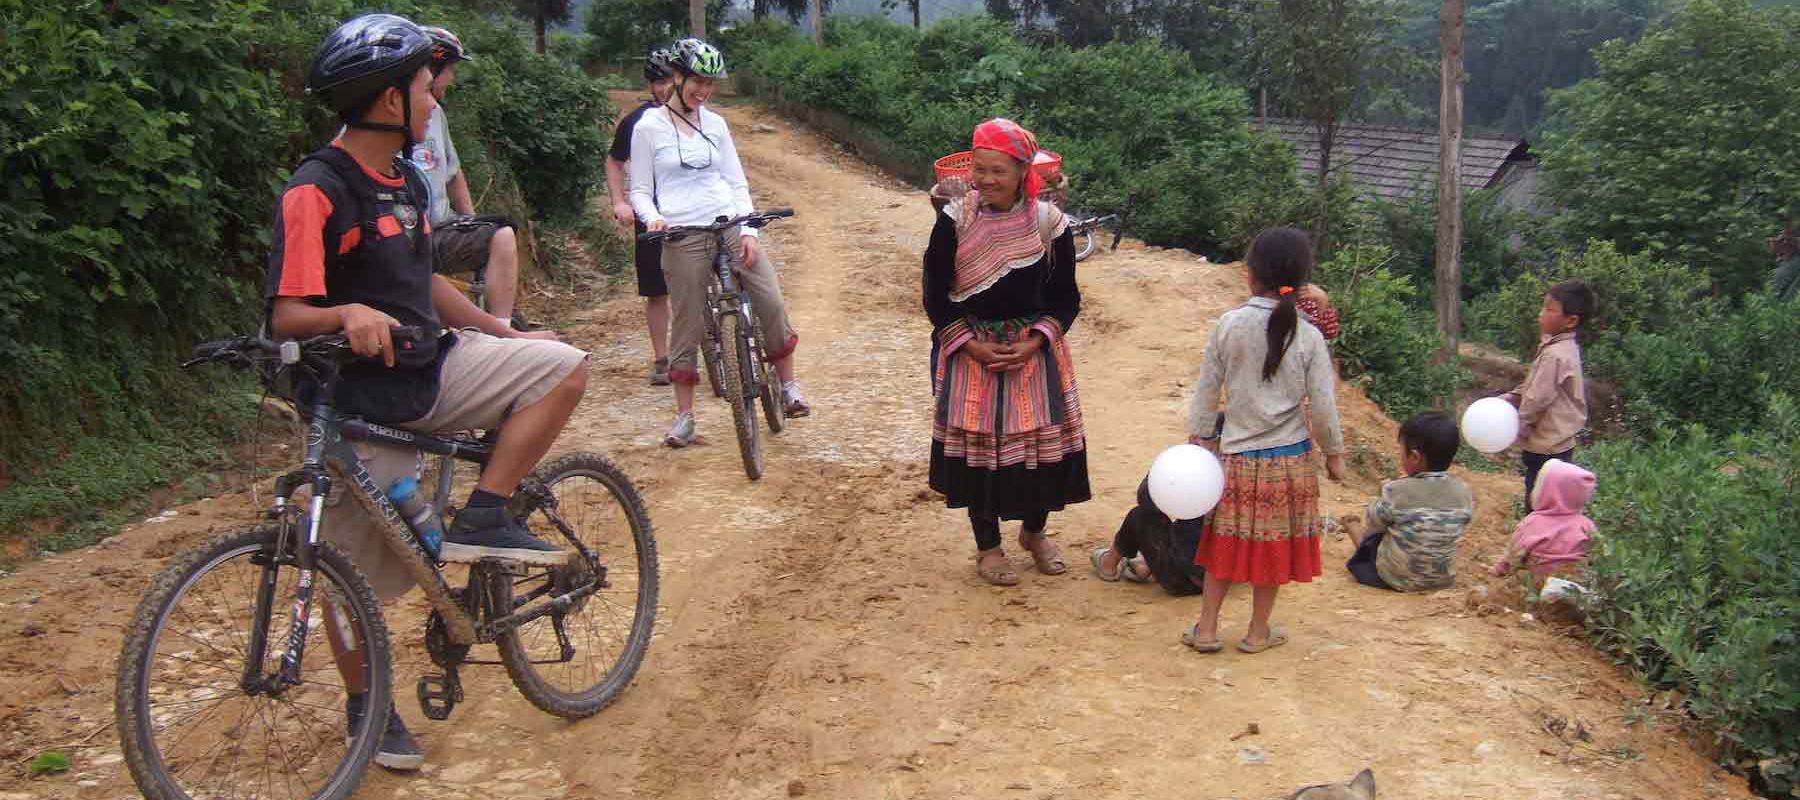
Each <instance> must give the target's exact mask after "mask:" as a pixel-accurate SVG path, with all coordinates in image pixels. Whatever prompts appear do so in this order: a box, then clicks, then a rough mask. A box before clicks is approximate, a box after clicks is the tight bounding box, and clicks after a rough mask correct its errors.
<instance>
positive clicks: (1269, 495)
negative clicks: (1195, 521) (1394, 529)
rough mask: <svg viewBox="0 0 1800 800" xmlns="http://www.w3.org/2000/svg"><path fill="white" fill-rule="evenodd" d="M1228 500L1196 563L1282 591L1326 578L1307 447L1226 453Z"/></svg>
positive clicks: (1315, 482)
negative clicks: (1290, 585) (1293, 584)
mask: <svg viewBox="0 0 1800 800" xmlns="http://www.w3.org/2000/svg"><path fill="white" fill-rule="evenodd" d="M1224 462H1225V463H1224V466H1225V495H1224V497H1222V498H1220V500H1219V505H1218V507H1217V508H1216V509H1214V510H1213V514H1212V518H1211V523H1210V524H1209V525H1207V526H1206V530H1205V531H1204V532H1203V533H1202V534H1201V536H1200V547H1199V549H1198V551H1197V552H1196V553H1195V557H1194V563H1195V564H1198V565H1200V566H1202V567H1205V568H1206V571H1207V573H1208V574H1211V575H1215V576H1217V577H1219V578H1221V579H1223V580H1227V581H1231V582H1233V583H1249V584H1253V585H1256V586H1280V585H1281V584H1284V583H1289V582H1294V581H1298V582H1300V583H1309V582H1311V581H1312V579H1313V578H1316V577H1318V576H1319V575H1320V574H1321V569H1320V558H1319V517H1318V514H1319V475H1318V472H1317V470H1316V468H1315V466H1314V463H1313V456H1312V446H1311V444H1310V443H1309V442H1301V443H1299V444H1297V445H1288V446H1286V447H1273V448H1269V449H1267V450H1255V451H1251V452H1248V453H1237V454H1233V455H1227V456H1225V459H1224Z"/></svg>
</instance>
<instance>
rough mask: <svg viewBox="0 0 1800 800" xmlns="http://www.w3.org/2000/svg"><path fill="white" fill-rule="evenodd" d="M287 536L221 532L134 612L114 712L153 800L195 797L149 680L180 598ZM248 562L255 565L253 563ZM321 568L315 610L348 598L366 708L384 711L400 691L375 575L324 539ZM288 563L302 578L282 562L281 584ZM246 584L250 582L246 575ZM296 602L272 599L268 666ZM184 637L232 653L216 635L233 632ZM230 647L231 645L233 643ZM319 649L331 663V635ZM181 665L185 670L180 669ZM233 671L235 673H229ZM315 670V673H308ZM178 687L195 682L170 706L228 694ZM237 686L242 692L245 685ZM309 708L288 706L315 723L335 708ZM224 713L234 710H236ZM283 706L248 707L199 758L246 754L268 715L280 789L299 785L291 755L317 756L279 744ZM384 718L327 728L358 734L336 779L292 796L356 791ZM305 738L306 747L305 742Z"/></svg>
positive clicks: (267, 528)
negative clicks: (167, 749) (162, 729)
mask: <svg viewBox="0 0 1800 800" xmlns="http://www.w3.org/2000/svg"><path fill="white" fill-rule="evenodd" d="M299 525H300V527H301V529H303V526H304V522H303V521H302V522H301V523H300V524H299ZM279 534H280V528H279V526H278V525H276V524H273V523H271V524H267V525H262V526H258V527H254V528H248V529H244V530H239V531H235V532H232V533H226V534H222V535H220V536H217V537H214V538H213V539H211V540H209V541H208V542H207V543H205V544H203V545H201V546H200V547H197V548H194V549H192V550H189V551H188V552H187V553H185V554H184V555H182V556H181V557H180V558H178V559H177V560H176V561H175V563H173V564H171V565H170V566H168V567H167V568H165V569H164V570H163V571H162V572H161V573H160V574H158V575H157V577H156V578H155V580H154V581H153V582H152V583H151V585H150V588H149V590H148V591H146V592H145V593H144V597H143V600H142V601H140V602H139V604H138V608H137V612H136V613H135V614H134V615H133V616H132V620H131V624H130V627H128V628H127V629H126V636H125V644H124V646H123V648H122V649H121V651H120V654H119V666H118V677H117V682H116V684H115V686H114V693H113V696H114V701H113V713H114V721H115V723H116V725H117V727H118V731H119V739H120V744H121V745H122V747H123V749H124V753H125V761H126V764H127V766H128V767H129V769H130V771H131V776H132V779H133V780H134V781H136V783H137V786H138V790H139V791H141V792H143V794H144V796H145V797H147V798H151V800H188V798H190V797H192V796H193V795H192V794H190V792H189V791H188V790H187V789H185V788H183V786H182V785H181V784H180V782H179V781H178V780H177V777H178V775H171V770H170V766H171V764H170V763H169V761H168V760H167V759H165V757H164V755H165V754H164V753H163V752H161V748H160V747H159V746H158V742H157V739H156V734H157V730H156V729H155V728H156V725H157V720H156V719H155V715H154V714H153V713H152V709H151V687H150V685H149V684H150V677H151V676H150V672H151V671H152V670H153V669H155V666H156V661H157V658H156V653H157V646H158V644H159V641H160V639H161V637H162V634H163V632H164V629H165V627H166V626H167V625H168V623H169V621H170V620H169V617H170V614H171V612H172V611H173V610H174V609H175V608H176V607H177V605H178V604H179V603H180V601H181V600H182V599H184V598H185V597H186V596H187V595H188V592H189V591H190V590H191V589H193V588H195V587H196V586H198V585H199V584H200V583H201V581H202V579H203V578H205V577H207V575H208V574H209V573H212V572H214V571H215V570H218V571H222V570H220V568H221V566H222V565H225V564H227V563H229V562H230V561H231V560H232V559H234V558H238V557H250V556H252V555H255V554H261V553H273V552H274V550H275V548H276V546H277V540H278V538H279ZM250 563H252V564H255V562H254V561H252V562H250ZM258 566H261V565H258ZM316 566H317V568H318V570H317V574H316V576H315V580H316V582H315V584H314V586H315V587H316V588H318V589H323V591H315V593H314V595H313V604H314V605H313V608H314V609H315V610H316V611H315V613H319V614H327V613H329V612H327V611H326V610H325V609H326V604H325V601H326V598H327V597H328V596H332V592H333V591H334V590H335V592H336V593H337V596H338V597H340V598H341V599H343V600H344V601H345V602H346V603H347V604H348V606H349V608H348V609H347V610H348V612H349V613H350V614H351V615H352V617H351V618H350V619H349V622H350V623H351V624H353V625H355V626H356V634H357V637H358V639H360V641H361V642H362V643H363V648H364V652H365V653H367V663H368V665H369V672H368V674H366V675H365V676H364V679H365V681H366V687H367V688H366V695H365V700H364V707H365V708H366V709H371V710H375V709H380V710H385V709H387V708H388V707H389V704H390V702H391V697H392V694H391V692H392V684H391V681H392V674H391V668H390V664H389V661H388V654H389V642H388V632H387V625H386V623H385V622H384V620H383V619H382V616H381V604H380V601H379V600H378V599H377V598H376V595H375V590H374V589H373V588H371V587H370V586H369V582H368V580H367V579H366V578H364V577H363V575H362V573H361V572H358V571H357V569H356V567H355V565H354V564H352V563H351V562H350V559H349V558H348V557H347V556H345V555H344V554H343V553H342V552H341V551H339V550H338V549H337V548H335V547H333V546H332V545H330V544H324V545H322V546H321V547H320V548H319V550H318V557H317V559H316ZM289 570H291V571H293V573H294V575H295V576H296V578H297V576H298V572H299V568H298V565H296V564H292V563H288V564H283V565H281V566H280V567H279V568H278V570H277V572H278V576H277V577H278V580H277V584H279V583H280V580H279V573H280V572H285V571H289ZM259 571H260V570H259ZM221 580H223V579H221ZM240 585H242V584H241V581H240ZM293 600H294V598H293V597H292V596H276V597H275V598H274V602H273V604H272V606H271V610H270V617H269V629H270V630H269V643H268V648H269V656H267V657H265V659H264V664H265V665H267V664H269V663H270V661H271V660H273V659H274V658H276V657H278V654H279V652H280V650H281V649H282V647H283V640H284V639H285V636H283V635H281V634H284V633H286V632H287V627H288V614H289V613H290V609H291V608H292V604H293ZM233 610H235V609H233ZM244 611H245V612H246V614H248V615H250V616H252V617H253V616H254V613H253V612H252V611H250V609H248V608H246V609H244ZM183 615H184V616H188V615H187V613H186V612H185V611H184V612H183ZM190 618H191V617H190ZM242 622H243V624H244V626H245V627H246V628H248V627H249V626H250V624H251V620H250V619H244V620H242ZM323 624H324V625H330V624H332V623H331V622H329V621H326V622H324V623H323ZM184 636H185V637H186V638H187V639H189V640H192V642H193V643H196V644H197V645H198V646H199V647H207V648H209V649H212V650H213V651H214V652H216V653H219V654H220V655H222V656H229V655H230V654H229V653H228V652H226V651H225V650H222V649H219V648H218V647H216V646H213V645H212V644H211V643H210V639H214V638H225V639H228V637H208V638H201V637H196V636H194V635H193V634H184ZM227 646H229V644H228V645H227ZM315 647H316V648H323V649H324V653H323V656H324V659H325V661H326V663H327V664H329V663H331V655H330V647H329V645H328V644H327V643H326V642H325V641H324V638H323V636H321V638H320V640H319V641H317V642H309V643H308V653H309V660H310V657H311V656H312V655H314V654H315V653H314V651H313V648H315ZM167 658H169V659H171V660H176V661H181V662H187V663H189V664H196V663H200V662H198V661H197V660H195V659H191V658H188V657H183V656H181V655H179V654H176V655H171V656H168V657H167ZM263 668H264V667H259V671H260V670H261V669H263ZM176 669H183V668H180V667H177V668H176ZM214 669H219V670H226V668H224V667H214ZM235 669H236V670H237V671H238V673H239V674H240V675H241V673H242V671H243V669H244V664H243V663H242V662H241V661H239V662H237V663H236V665H235ZM326 669H329V670H330V672H329V673H328V674H327V675H323V676H317V681H316V683H317V685H319V686H330V685H332V683H331V682H333V681H337V680H341V677H340V676H339V675H338V674H337V672H336V670H335V669H333V668H331V667H326ZM226 671H227V672H229V670H226ZM307 674H308V675H311V673H310V672H309V673H307ZM184 677H185V676H184ZM218 677H219V679H220V680H229V679H233V676H231V675H229V674H227V675H224V676H218ZM176 685H178V686H183V687H190V688H187V691H186V694H184V695H183V699H180V700H172V701H170V702H169V703H167V704H166V705H168V706H172V707H182V708H186V707H187V706H189V705H191V704H193V703H196V702H201V701H202V700H212V699H214V698H222V697H223V695H212V696H208V697H206V698H202V699H201V700H196V699H194V697H193V694H194V693H195V692H198V691H201V690H202V689H203V688H204V687H200V688H191V687H192V686H193V685H192V684H181V683H177V684H176ZM306 685H307V684H306V683H302V684H301V687H304V686H306ZM301 687H292V688H289V689H288V690H287V691H290V692H298V691H299V690H300V688H301ZM221 688H222V687H221ZM238 688H239V690H240V691H241V686H239V687H238ZM336 688H340V689H341V688H343V687H342V686H337V687H336ZM244 696H245V697H246V698H248V701H247V702H248V703H249V704H251V705H254V704H256V703H257V702H258V701H259V700H266V702H268V703H270V704H278V703H281V702H282V701H281V699H279V698H276V699H269V698H267V696H266V695H256V696H252V695H248V694H246V695H244ZM224 702H225V700H223V699H220V700H219V703H218V704H215V705H214V706H210V707H209V708H217V707H219V705H220V704H223V703H224ZM304 705H305V704H303V703H299V702H298V701H296V700H293V699H292V698H289V701H288V706H289V710H290V711H293V712H296V713H297V715H298V716H306V717H309V718H310V720H309V722H311V723H317V722H319V721H320V720H319V716H318V715H320V714H326V715H328V714H329V713H330V711H331V709H326V708H324V707H322V706H320V707H318V708H320V709H322V710H320V711H303V710H302V709H301V708H300V706H304ZM265 711H266V713H265ZM205 713H206V714H210V713H211V711H210V710H209V711H207V712H205ZM226 713H227V714H229V713H230V712H226ZM275 713H277V712H276V711H274V710H273V709H266V710H265V709H258V714H257V716H255V717H250V716H249V714H248V711H247V710H246V711H245V712H243V713H241V714H240V716H239V718H238V722H237V723H236V724H235V725H233V726H231V727H228V728H226V729H225V730H223V731H221V732H220V736H221V737H222V739H223V741H221V743H220V744H219V745H215V746H214V747H211V748H208V749H207V750H206V751H205V752H203V753H201V755H200V760H201V761H202V762H204V761H206V759H207V758H208V757H210V756H211V755H212V753H213V751H214V750H215V749H217V748H219V747H224V748H225V749H226V750H227V751H238V753H239V755H241V751H242V750H243V749H244V742H246V741H248V740H249V738H251V737H250V735H249V733H247V732H246V731H247V730H253V729H254V725H255V723H257V722H261V723H262V724H264V725H265V726H268V727H267V728H266V729H265V732H267V733H271V734H273V735H274V739H275V741H276V742H277V743H278V749H280V750H281V752H280V753H279V754H278V755H279V756H280V757H281V758H282V759H283V761H282V763H281V765H280V766H279V767H278V768H279V769H282V770H285V771H286V772H285V773H284V774H283V785H282V786H281V787H275V788H291V784H292V781H293V777H294V776H293V775H292V774H289V773H291V772H293V771H294V770H293V768H294V766H295V765H294V763H293V760H292V759H293V758H295V757H306V756H308V755H309V754H308V753H307V752H306V751H305V749H304V748H288V747H286V746H279V743H280V742H281V739H280V737H279V734H278V733H276V732H275V731H274V730H273V727H274V726H273V720H274V716H273V715H274V714H275ZM172 714H173V712H171V715H172ZM202 716H203V715H202V712H200V711H195V712H193V713H190V714H188V715H187V719H186V720H184V721H200V722H203V721H206V720H204V719H199V718H201V717H202ZM222 719H223V717H221V720H222ZM346 719H347V717H346ZM246 720H248V724H246ZM385 723H386V715H385V713H365V714H364V716H363V722H362V724H361V725H359V726H358V728H357V730H356V731H355V733H354V734H352V735H350V736H348V737H345V735H344V734H343V733H332V734H328V735H329V736H333V737H337V738H339V739H341V738H349V740H350V741H349V742H348V743H347V744H346V746H345V751H344V757H343V760H342V761H340V762H339V763H338V764H337V765H336V767H335V768H334V769H333V770H332V772H331V774H330V776H329V777H328V778H327V779H326V781H325V783H324V784H323V785H322V787H321V788H320V789H319V790H318V791H314V792H310V793H307V794H303V795H290V796H303V797H307V798H313V799H315V800H341V799H342V798H347V797H349V796H350V794H351V793H352V792H354V791H355V790H356V787H357V785H358V784H359V783H360V782H361V781H362V778H363V775H364V774H365V773H366V772H367V771H368V768H369V762H370V761H371V760H372V759H373V758H374V756H375V750H376V748H377V747H378V746H379V745H380V739H381V731H382V729H383V727H384V725H385ZM301 724H302V725H305V724H308V723H307V722H302V723H301ZM186 736H187V734H183V735H182V736H181V737H177V739H176V741H175V742H174V743H172V745H178V744H180V743H181V740H182V739H185V738H186ZM301 744H304V742H302V743H301ZM269 749H270V748H269V747H267V746H266V745H265V747H264V755H269V753H268V751H269ZM289 749H293V750H294V752H292V753H290V752H288V751H289ZM219 758H221V759H222V758H223V753H221V754H220V755H219ZM178 760H180V759H178ZM240 763H241V762H240V761H238V760H237V759H236V758H235V757H234V760H233V762H232V768H231V770H230V772H229V774H227V775H226V776H225V780H226V782H227V785H228V786H230V789H231V793H232V794H236V792H237V790H238V786H237V783H238V781H237V778H238V766H239V764H240ZM182 771H183V770H180V769H179V768H177V770H176V772H178V773H179V772H182ZM213 773H214V770H213V769H212V768H211V767H210V766H209V768H208V769H207V770H203V774H202V775H201V776H199V777H200V779H201V780H206V779H208V778H216V777H217V776H216V775H215V774H213ZM249 777H251V776H249V775H248V774H246V775H245V778H249ZM269 779H270V776H269V775H268V774H267V773H265V774H264V787H263V788H264V789H265V790H267V789H270V786H269V784H268V781H269ZM255 788H256V787H254V786H252V787H251V789H252V791H251V793H252V794H255V791H254V790H255ZM219 794H222V792H221V791H220V790H216V789H215V790H212V791H205V792H202V793H201V796H206V797H211V796H218V795H219ZM259 796H260V795H259Z"/></svg>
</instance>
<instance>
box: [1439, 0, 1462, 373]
mask: <svg viewBox="0 0 1800 800" xmlns="http://www.w3.org/2000/svg"><path fill="white" fill-rule="evenodd" d="M1438 47H1439V49H1440V50H1441V52H1442V60H1441V62H1440V63H1439V73H1440V74H1439V81H1440V92H1439V101H1438V193H1437V281H1436V282H1437V293H1436V294H1437V297H1436V298H1435V305H1436V306H1437V330H1438V337H1439V338H1440V339H1441V340H1442V341H1443V347H1444V351H1443V357H1444V358H1445V359H1446V360H1447V359H1451V358H1455V357H1456V346H1457V343H1458V342H1459V341H1460V340H1461V338H1462V229H1463V219H1462V180H1461V179H1462V136H1463V87H1462V81H1463V0H1444V11H1443V15H1442V16H1441V17H1440V18H1439V19H1438Z"/></svg>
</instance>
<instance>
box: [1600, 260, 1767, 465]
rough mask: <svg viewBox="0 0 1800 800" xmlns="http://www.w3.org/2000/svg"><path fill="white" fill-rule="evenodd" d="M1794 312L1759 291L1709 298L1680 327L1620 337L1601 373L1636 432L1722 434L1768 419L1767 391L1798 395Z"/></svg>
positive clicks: (1747, 429) (1751, 427) (1755, 426)
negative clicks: (1693, 426)
mask: <svg viewBox="0 0 1800 800" xmlns="http://www.w3.org/2000/svg"><path fill="white" fill-rule="evenodd" d="M1796 342H1800V309H1796V308H1795V306H1794V304H1792V303H1785V302H1782V301H1780V300H1777V299H1774V298H1773V297H1770V296H1768V295H1766V294H1757V295H1751V296H1750V297H1748V298H1746V299H1745V301H1744V302H1743V303H1742V304H1741V305H1739V306H1736V307H1733V306H1730V305H1729V304H1726V303H1724V302H1722V301H1711V302H1708V303H1706V304H1704V305H1702V306H1701V307H1700V309H1699V310H1698V312H1696V311H1695V310H1693V309H1690V310H1689V312H1688V314H1687V315H1686V316H1685V318H1684V319H1683V320H1682V322H1681V324H1677V325H1670V326H1668V327H1667V328H1666V329H1663V330H1661V331H1659V332H1640V333H1633V334H1631V335H1628V336H1625V337H1623V338H1622V339H1620V340H1619V342H1618V343H1617V344H1616V345H1615V346H1614V347H1613V349H1612V350H1609V351H1608V353H1607V356H1608V361H1607V362H1606V365H1607V375H1608V376H1609V377H1610V378H1612V379H1613V380H1614V381H1616V382H1617V384H1618V387H1619V393H1620V394H1621V395H1622V396H1623V397H1624V398H1625V416H1626V421H1627V423H1628V424H1630V425H1631V427H1632V428H1633V429H1635V430H1637V431H1639V432H1647V431H1649V430H1651V429H1653V428H1655V427H1656V426H1659V425H1674V424H1678V423H1681V424H1685V423H1698V424H1702V425H1705V426H1706V427H1707V428H1709V429H1711V430H1713V431H1716V432H1719V433H1721V434H1725V433H1730V432H1733V431H1745V432H1750V431H1755V430H1757V429H1760V428H1762V427H1763V426H1765V425H1766V424H1768V419H1769V414H1770V408H1769V400H1768V398H1769V392H1770V391H1779V392H1784V393H1787V394H1788V395H1790V396H1800V348H1797V347H1796V346H1795V343H1796Z"/></svg>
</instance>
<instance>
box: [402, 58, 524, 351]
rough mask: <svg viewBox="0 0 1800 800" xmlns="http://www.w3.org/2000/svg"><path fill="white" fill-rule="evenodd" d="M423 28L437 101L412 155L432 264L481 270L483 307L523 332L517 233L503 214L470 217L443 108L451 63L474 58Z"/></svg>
mask: <svg viewBox="0 0 1800 800" xmlns="http://www.w3.org/2000/svg"><path fill="white" fill-rule="evenodd" d="M424 31H425V35H426V36H429V37H431V43H432V46H431V61H430V62H429V66H430V67H431V75H432V79H431V96H432V99H433V100H435V101H436V102H437V104H438V105H437V107H435V108H433V109H432V111H431V115H430V120H429V123H428V124H427V125H426V128H425V138H424V139H423V140H422V141H420V142H419V143H418V145H417V146H416V147H414V148H413V149H412V159H413V163H414V164H417V165H418V167H419V171H421V172H423V173H425V178H426V182H427V184H428V185H429V187H430V189H431V204H430V206H429V208H430V212H429V214H428V215H427V218H428V219H430V220H431V228H432V237H431V263H432V268H433V269H434V270H436V271H437V272H439V273H441V274H444V275H460V274H462V273H465V272H474V271H476V270H477V269H481V270H482V274H481V277H482V283H483V285H484V289H483V292H484V299H485V301H486V308H487V310H488V311H489V312H491V313H492V314H493V315H494V316H496V317H498V318H499V319H500V321H501V322H504V323H506V324H507V325H509V326H512V327H516V328H518V329H520V330H525V329H527V326H526V324H525V319H524V316H523V315H521V314H520V313H518V310H517V309H516V308H514V306H513V303H514V301H515V299H516V298H517V297H518V291H519V245H518V235H517V234H516V233H515V232H514V231H513V227H512V221H511V220H509V219H507V218H506V217H504V216H501V215H496V214H487V215H482V216H476V214H475V201H474V199H473V198H471V197H470V196H469V181H468V178H467V177H466V176H465V175H464V174H463V171H462V160H461V159H459V158H457V156H456V145H455V144H454V143H453V142H452V141H451V139H450V120H449V117H447V116H446V115H445V112H444V106H443V102H444V95H445V93H447V92H449V91H450V87H451V86H454V85H456V68H457V65H458V64H459V63H461V62H464V61H473V60H474V59H475V57H474V56H473V55H471V54H470V53H469V51H468V50H467V49H465V48H464V47H463V43H462V40H461V39H458V38H457V37H456V34H454V33H451V32H450V31H448V30H445V29H443V28H439V27H435V26H433V27H426V28H424Z"/></svg>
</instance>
